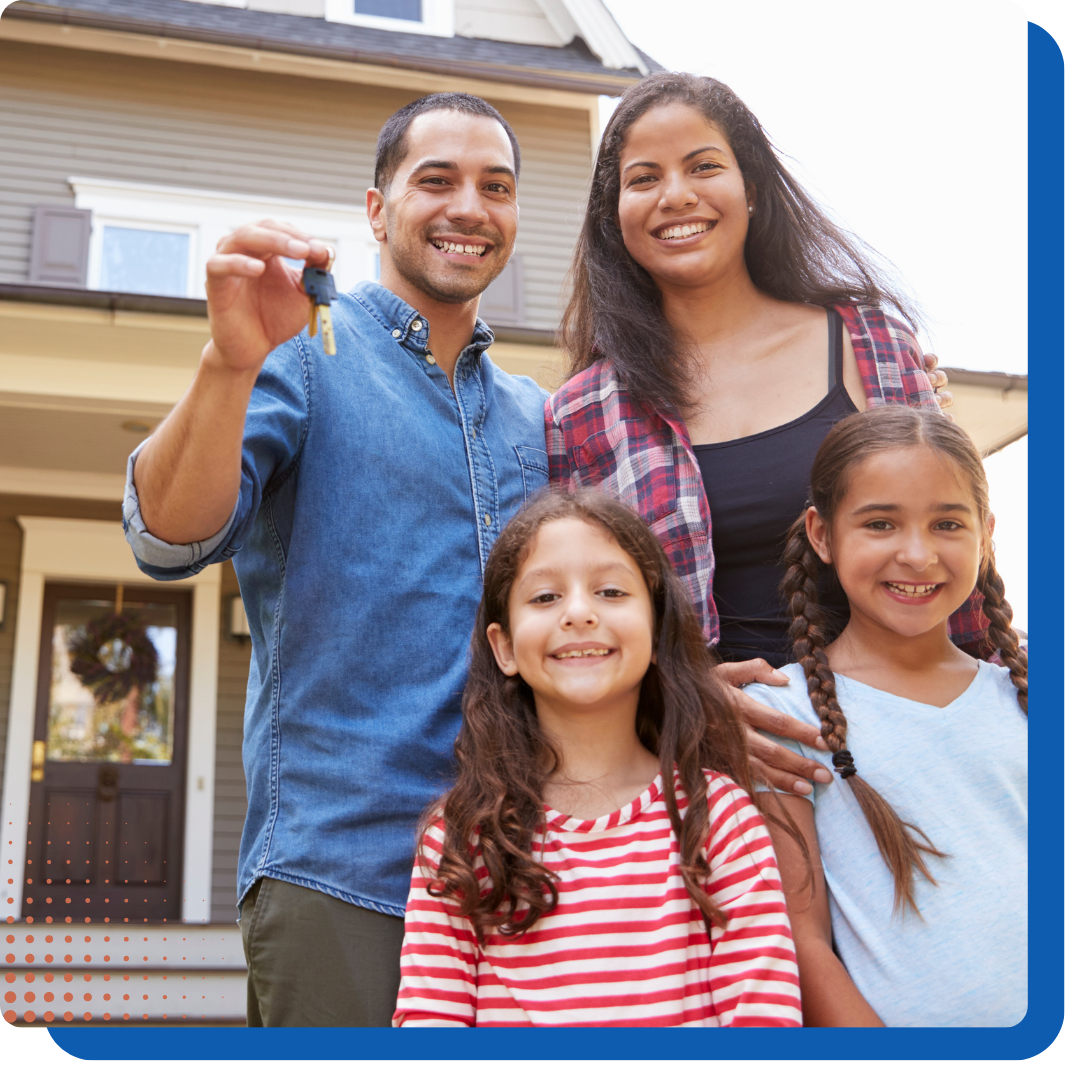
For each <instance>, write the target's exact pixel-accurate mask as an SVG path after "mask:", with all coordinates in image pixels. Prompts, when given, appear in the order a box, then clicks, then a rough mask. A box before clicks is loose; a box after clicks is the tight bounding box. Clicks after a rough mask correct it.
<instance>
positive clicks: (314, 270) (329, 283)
mask: <svg viewBox="0 0 1080 1080" xmlns="http://www.w3.org/2000/svg"><path fill="white" fill-rule="evenodd" d="M332 264H333V259H332V258H331V260H330V262H328V263H327V266H326V269H325V270H320V269H319V268H318V267H316V266H305V267H304V274H303V277H302V279H301V281H302V283H303V286H304V292H305V293H307V295H308V296H309V297H311V319H310V321H309V322H308V337H314V336H315V331H316V329H317V328H318V327H319V326H320V325H321V327H322V344H323V352H325V353H326V355H327V356H333V355H335V353H336V352H337V347H336V346H335V344H334V323H333V320H332V319H331V317H330V301H331V300H336V299H337V298H338V294H337V289H336V288H335V287H334V275H333V274H331V273H330V266H331V265H332Z"/></svg>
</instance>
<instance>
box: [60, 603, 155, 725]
mask: <svg viewBox="0 0 1080 1080" xmlns="http://www.w3.org/2000/svg"><path fill="white" fill-rule="evenodd" d="M67 646H68V657H69V663H70V667H71V672H72V674H73V675H76V676H77V677H78V679H79V681H80V682H81V683H82V684H83V686H85V687H86V688H87V689H88V690H90V691H91V692H92V693H93V695H94V700H95V701H96V702H97V703H98V704H99V705H105V704H107V703H108V702H111V701H122V700H123V699H124V698H126V697H127V696H128V694H129V693H130V692H131V689H132V687H138V688H139V689H140V690H141V689H143V688H144V687H146V686H149V685H150V684H151V683H152V682H153V681H154V680H155V679H156V678H157V667H158V654H157V649H155V648H154V643H153V642H152V641H151V640H150V637H149V635H148V634H147V633H146V627H145V626H143V622H142V619H141V618H140V617H139V616H138V615H134V614H125V613H123V612H119V613H117V612H114V613H113V614H110V615H102V616H100V617H99V618H96V619H91V620H90V621H89V622H88V623H87V624H86V625H85V626H77V627H75V629H74V630H72V631H71V632H70V633H69V635H68V641H67Z"/></svg>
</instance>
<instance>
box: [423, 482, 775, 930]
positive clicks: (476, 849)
mask: <svg viewBox="0 0 1080 1080" xmlns="http://www.w3.org/2000/svg"><path fill="white" fill-rule="evenodd" d="M563 518H578V519H580V520H582V521H587V522H593V523H595V524H597V525H599V526H600V527H601V528H603V529H606V530H607V531H608V532H609V533H610V534H611V535H612V536H613V537H614V539H615V541H616V543H618V544H619V546H620V547H621V548H622V549H623V550H624V551H625V552H626V553H627V554H628V555H629V556H630V557H631V558H632V559H633V560H634V561H635V562H636V563H637V565H638V567H639V568H640V569H641V573H642V576H643V577H644V578H645V581H646V584H647V585H648V588H649V594H650V596H651V599H652V605H653V616H654V619H653V628H654V635H655V645H656V663H655V664H653V665H651V666H650V667H649V670H648V672H647V674H646V675H645V679H644V681H643V683H642V686H641V696H640V699H639V704H638V712H637V734H638V737H639V738H640V739H641V741H642V743H643V744H644V746H645V747H646V748H647V749H648V750H650V751H651V752H652V753H654V754H656V756H657V757H658V758H659V759H660V773H661V777H662V780H663V788H664V805H665V807H666V809H667V813H668V817H669V818H670V819H671V825H672V829H673V830H674V833H675V836H676V838H677V840H678V843H679V850H680V857H679V858H680V869H681V871H682V876H683V879H684V881H685V883H686V890H687V892H688V893H689V894H690V896H691V897H692V898H693V900H694V901H695V902H696V903H697V905H698V906H699V907H700V908H701V910H702V911H703V912H704V914H705V916H706V917H707V918H708V919H710V920H711V921H712V922H713V923H715V924H716V925H718V926H721V927H723V926H725V925H726V924H727V920H726V918H725V916H724V914H723V912H722V911H721V910H720V909H719V908H718V907H717V906H716V904H715V903H714V902H713V901H712V900H711V899H710V897H709V895H708V893H707V892H706V891H705V884H704V883H705V879H706V877H707V876H708V873H709V866H708V863H707V861H706V859H705V854H704V849H705V847H706V838H707V835H708V831H709V805H708V791H707V781H706V778H705V777H704V776H703V774H702V769H712V770H715V771H717V772H723V773H726V774H727V775H728V776H730V777H731V778H732V779H733V780H734V781H735V783H737V784H739V785H740V786H741V787H742V788H743V789H744V790H746V791H748V792H751V791H753V777H752V775H751V771H750V763H749V759H748V756H747V750H746V737H745V734H744V732H743V727H742V724H741V723H739V722H738V720H736V719H735V717H734V715H733V712H732V710H731V708H730V706H729V705H728V702H727V698H726V696H725V695H724V692H723V691H722V689H721V688H720V686H719V684H718V683H717V681H716V679H715V676H714V674H713V660H712V657H711V656H710V654H709V651H708V648H707V647H706V644H705V639H704V637H703V636H702V633H701V627H700V624H699V623H698V619H697V616H696V615H695V613H694V608H693V605H692V603H691V601H690V598H689V596H687V594H686V591H685V589H684V587H683V585H682V582H681V581H680V580H679V578H678V577H677V575H676V574H675V572H674V570H672V568H671V564H670V563H669V562H668V559H667V556H666V555H665V554H664V550H663V548H662V547H661V546H660V542H659V541H658V540H657V539H656V537H655V536H654V535H653V534H652V532H651V531H650V530H649V527H648V526H647V525H646V524H645V522H644V521H642V520H641V518H640V517H638V515H637V514H635V513H634V511H633V510H631V509H630V508H629V507H627V506H624V505H623V504H622V503H619V502H616V501H615V500H614V499H611V498H608V497H607V496H605V495H601V494H600V493H598V492H595V491H590V490H588V489H582V490H579V491H576V492H573V493H571V492H568V491H566V490H564V489H552V490H550V491H548V492H547V493H545V494H543V495H541V496H539V497H537V498H536V499H534V500H533V501H531V502H530V503H528V504H527V505H526V506H525V508H524V509H522V510H521V511H520V512H519V513H518V515H517V516H516V517H515V518H514V519H513V520H512V521H511V522H510V523H509V524H508V525H507V527H506V529H505V530H504V531H503V533H502V535H501V536H500V537H499V539H498V540H497V541H496V543H495V546H494V548H493V549H492V552H491V557H490V558H489V560H488V564H487V570H486V571H485V573H484V595H483V599H482V600H481V602H480V609H479V611H478V612H477V616H476V625H475V628H474V630H473V636H472V665H471V667H470V669H469V677H468V681H467V683H466V686H465V696H464V700H463V703H462V711H463V714H464V720H463V723H462V727H461V733H460V735H459V736H458V738H457V742H456V743H455V746H454V753H455V756H456V758H457V763H458V779H457V782H456V783H455V784H454V786H453V788H452V789H451V790H450V792H449V794H448V795H447V796H446V797H445V799H443V800H442V801H441V802H440V803H437V804H436V805H435V806H434V807H432V809H431V810H429V812H428V815H427V817H426V819H425V823H424V824H425V827H426V826H427V825H429V824H430V823H431V822H432V821H434V820H438V819H440V818H441V820H442V824H443V830H444V834H445V838H444V840H443V847H442V855H441V858H440V861H439V865H438V867H437V868H435V867H432V866H431V865H430V864H428V865H427V869H429V870H431V871H433V875H432V880H431V881H430V882H429V884H428V887H427V888H428V892H429V893H430V894H431V895H433V896H444V895H445V896H450V897H453V898H454V899H455V900H456V902H457V904H458V907H459V911H460V913H461V914H462V915H463V916H464V917H466V918H470V919H471V920H472V922H473V924H474V926H475V927H476V929H477V931H478V933H480V934H483V933H485V932H487V931H492V930H495V931H497V932H498V933H500V934H501V935H503V936H505V937H516V936H517V935H519V934H522V933H524V932H525V931H527V930H528V929H529V928H530V927H532V926H533V924H534V923H535V922H536V921H537V919H539V918H541V917H542V916H543V915H546V914H547V913H548V912H550V911H551V910H552V909H553V908H554V907H555V904H556V901H557V899H558V881H557V878H556V875H555V874H554V872H553V871H552V870H550V869H548V868H547V867H545V866H543V865H542V864H541V863H540V862H537V861H536V860H535V859H534V858H533V854H532V844H533V835H534V833H535V832H536V831H537V830H538V829H540V828H541V827H542V826H543V825H544V823H545V815H544V803H543V798H542V791H543V787H544V784H545V782H546V781H547V780H548V779H549V778H550V777H551V776H552V775H553V773H554V772H555V771H556V769H557V767H558V753H557V751H556V748H555V747H554V746H553V745H552V744H551V742H550V741H549V740H548V739H547V738H546V737H545V735H544V733H543V731H541V729H540V725H539V723H538V721H537V717H536V707H535V703H534V700H533V693H532V690H531V689H530V688H529V686H528V685H527V684H526V683H525V682H524V681H523V680H522V679H521V677H520V676H518V675H513V676H507V675H504V674H503V672H502V671H501V669H500V668H499V666H498V665H497V664H496V662H495V657H494V654H493V653H492V651H491V646H490V644H489V643H488V639H487V628H488V626H489V625H490V624H491V623H498V624H499V626H501V627H502V628H503V631H504V632H505V633H507V634H509V632H510V625H509V597H510V590H511V587H512V586H513V583H514V580H515V578H516V577H517V573H518V569H519V567H520V566H521V563H522V561H523V560H524V559H525V558H526V557H527V555H528V552H529V549H530V547H531V545H532V543H533V541H534V539H535V537H536V534H537V532H538V531H539V529H540V528H541V526H543V525H544V524H546V523H547V522H550V521H558V520H561V519H563ZM552 763H554V764H552ZM676 763H678V768H679V780H680V783H681V785H682V789H683V792H684V794H685V796H686V800H687V805H686V811H685V815H683V816H680V814H679V811H678V807H677V803H676V797H675V780H674V769H675V765H676ZM788 831H790V830H788ZM420 851H421V857H422V858H423V852H424V848H423V840H422V839H421V846H420ZM478 856H479V858H480V859H481V860H482V862H483V865H484V867H485V869H486V872H487V873H486V878H485V882H484V889H483V890H482V889H481V882H480V880H479V879H478V877H477V869H476V859H477V857H478ZM488 886H490V888H488Z"/></svg>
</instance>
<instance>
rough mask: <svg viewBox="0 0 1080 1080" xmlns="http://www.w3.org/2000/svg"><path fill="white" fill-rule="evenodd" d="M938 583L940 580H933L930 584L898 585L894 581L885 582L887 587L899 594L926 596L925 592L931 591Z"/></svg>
mask: <svg viewBox="0 0 1080 1080" xmlns="http://www.w3.org/2000/svg"><path fill="white" fill-rule="evenodd" d="M939 584H940V582H933V583H932V584H930V585H900V584H898V583H897V582H895V581H886V582H885V585H886V587H887V588H889V589H891V590H892V591H893V592H894V593H899V594H900V595H901V596H926V594H927V593H932V592H933V591H934V590H935V589H936V588H937V587H938V585H939Z"/></svg>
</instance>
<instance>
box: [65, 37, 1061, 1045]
mask: <svg viewBox="0 0 1080 1080" xmlns="http://www.w3.org/2000/svg"><path fill="white" fill-rule="evenodd" d="M1064 95H1065V65H1064V61H1063V59H1062V55H1061V50H1060V49H1059V48H1058V46H1057V43H1056V42H1055V41H1054V39H1053V38H1052V37H1051V36H1050V35H1049V34H1048V33H1047V32H1046V31H1045V30H1043V29H1042V27H1040V26H1036V25H1035V24H1034V23H1028V191H1029V197H1028V230H1029V231H1028V260H1029V262H1028V298H1029V321H1028V349H1029V355H1030V357H1031V359H1032V364H1031V368H1032V371H1031V381H1032V383H1033V384H1034V385H1033V389H1034V393H1032V394H1031V395H1030V401H1031V402H1032V411H1033V415H1032V422H1031V424H1030V431H1031V434H1030V462H1031V466H1030V468H1031V476H1030V477H1029V492H1030V498H1031V502H1032V503H1033V504H1034V505H1037V506H1039V508H1040V509H1039V515H1040V518H1039V528H1038V529H1037V530H1033V531H1032V534H1031V537H1030V545H1031V547H1030V565H1031V575H1030V577H1031V585H1032V588H1031V601H1030V603H1031V607H1030V611H1031V625H1032V626H1033V627H1038V631H1037V632H1036V633H1034V634H1032V637H1033V639H1034V646H1033V654H1034V657H1033V665H1032V666H1033V668H1034V671H1035V676H1034V678H1033V680H1032V682H1033V685H1034V689H1033V690H1032V692H1031V713H1032V716H1033V717H1034V718H1036V722H1035V723H1034V724H1033V725H1032V726H1031V728H1030V740H1029V758H1030V760H1031V761H1041V762H1044V763H1046V762H1054V761H1057V762H1061V746H1062V743H1063V736H1064V686H1063V677H1062V671H1063V667H1062V664H1063V660H1064V656H1063V652H1062V643H1063V642H1064V640H1065V636H1064V634H1065V629H1064V624H1065V620H1064V612H1063V609H1062V606H1061V603H1060V595H1061V594H1060V592H1059V591H1058V589H1059V585H1060V580H1061V579H1060V568H1061V567H1062V566H1063V565H1064V539H1063V538H1064V507H1063V500H1062V492H1063V491H1064V484H1065V476H1064V422H1065V411H1064V398H1063V396H1062V394H1061V373H1062V370H1063V366H1064V338H1063V335H1064V326H1065V315H1064V312H1065V285H1064V272H1065V245H1064V235H1063V228H1062V221H1063V215H1064V197H1065V172H1064V169H1065V152H1064V132H1065V127H1064V122H1065V121H1064ZM1036 311H1038V313H1039V315H1038V318H1035V317H1033V313H1034V312H1036ZM1032 481H1034V482H1033V483H1032ZM1039 496H1044V497H1042V498H1040V497H1039ZM1055 506H1056V507H1058V509H1057V510H1056V511H1054V512H1053V513H1051V512H1050V511H1051V510H1052V508H1053V507H1055ZM1051 642H1054V643H1055V644H1054V655H1052V656H1051V655H1050V648H1049V646H1050V643H1051ZM1050 661H1053V663H1051V662H1050ZM1063 772H1064V766H1063V764H1062V765H1059V766H1058V767H1056V768H1054V769H1053V770H1052V772H1051V774H1050V775H1047V776H1044V778H1043V782H1042V783H1040V784H1037V785H1035V786H1034V787H1033V788H1032V790H1031V818H1032V820H1033V821H1035V822H1037V823H1038V828H1037V829H1035V830H1032V832H1031V845H1030V850H1031V857H1030V862H1029V866H1030V868H1031V869H1030V870H1029V882H1030V895H1031V896H1032V897H1034V896H1039V897H1040V898H1042V899H1044V900H1045V899H1046V898H1057V899H1058V901H1059V903H1058V904H1057V905H1056V910H1053V907H1054V905H1051V910H1043V911H1041V912H1040V916H1039V918H1038V919H1037V920H1032V921H1031V924H1030V944H1029V955H1030V965H1029V972H1030V973H1029V979H1028V983H1029V987H1030V990H1029V1007H1028V1013H1027V1016H1026V1017H1025V1018H1024V1019H1023V1020H1022V1021H1021V1022H1020V1023H1019V1024H1017V1025H1016V1027H1012V1028H891V1029H890V1028H886V1029H865V1028H863V1029H857V1028H853V1029H850V1030H847V1031H845V1032H843V1033H842V1034H840V1033H837V1032H836V1031H835V1030H827V1029H820V1028H819V1029H802V1030H791V1029H786V1030H784V1029H781V1030H777V1029H752V1028H743V1029H738V1030H732V1029H729V1030H728V1031H725V1032H723V1033H717V1031H716V1030H715V1029H702V1028H697V1029H685V1028H684V1029H679V1030H677V1031H674V1030H666V1031H665V1030H659V1029H642V1028H634V1029H623V1028H606V1029H596V1028H593V1029H582V1028H560V1029H559V1030H558V1032H552V1031H549V1030H544V1029H541V1030H537V1029H528V1028H514V1029H501V1030H488V1031H469V1030H460V1029H427V1030H420V1029H413V1030H410V1031H408V1032H401V1031H393V1030H388V1029H358V1028H272V1029H246V1028H194V1029H193V1028H168V1027H164V1028H158V1027H152V1028H143V1027H140V1028H123V1027H116V1028H86V1029H83V1030H79V1029H78V1028H74V1029H72V1028H66V1027H65V1028H57V1027H53V1028H50V1029H49V1031H50V1034H51V1035H52V1037H53V1040H54V1041H55V1042H56V1044H57V1045H58V1046H60V1047H61V1048H62V1049H64V1050H66V1051H67V1052H68V1053H70V1054H74V1055H75V1056H77V1057H81V1058H85V1059H95V1060H108V1059H122V1060H132V1059H155V1058H156V1059H180V1060H198V1059H202V1060H213V1059H220V1060H237V1059H250V1060H268V1059H292V1060H297V1059H299V1060H324V1061H325V1060H343V1059H344V1060H354V1059H357V1058H362V1059H368V1060H372V1059H374V1060H402V1059H420V1060H423V1059H427V1060H436V1061H438V1060H443V1061H446V1060H469V1059H509V1058H525V1059H547V1058H551V1057H558V1058H560V1059H563V1060H566V1059H584V1060H598V1059H599V1060H650V1059H652V1060H655V1059H666V1060H686V1059H696V1060H708V1059H717V1058H724V1059H726V1060H747V1059H755V1060H757V1059H766V1058H778V1059H788V1060H792V1059H794V1060H806V1059H843V1058H846V1059H851V1058H860V1059H872V1058H894V1059H908V1060H910V1059H923V1060H926V1059H966V1060H979V1059H982V1060H987V1059H991V1060H999V1059H1014V1060H1015V1059H1021V1058H1028V1057H1033V1056H1034V1055H1035V1054H1038V1053H1040V1052H1041V1051H1042V1050H1044V1049H1046V1047H1048V1046H1049V1045H1050V1044H1051V1043H1052V1042H1053V1041H1054V1039H1055V1038H1056V1037H1057V1034H1058V1032H1059V1030H1060V1029H1061V1025H1062V1021H1063V1018H1064V1000H1065V977H1064V975H1065V972H1064V959H1063V954H1062V950H1061V942H1062V934H1063V929H1064V887H1065V881H1064V866H1063V862H1062V857H1061V853H1062V851H1063V850H1064V840H1065V836H1064V784H1063V781H1064V776H1063ZM989 884H991V883H989V882H988V885H989Z"/></svg>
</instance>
